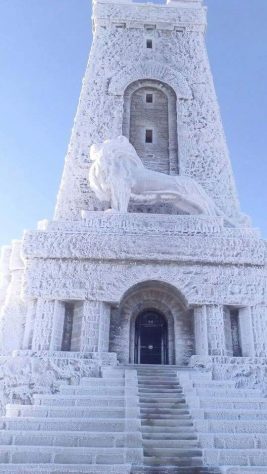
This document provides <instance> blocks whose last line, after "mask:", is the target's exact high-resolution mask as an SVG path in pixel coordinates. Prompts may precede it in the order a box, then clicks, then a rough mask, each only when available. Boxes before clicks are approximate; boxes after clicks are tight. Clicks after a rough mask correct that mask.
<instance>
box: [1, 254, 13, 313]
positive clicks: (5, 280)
mask: <svg viewBox="0 0 267 474" xmlns="http://www.w3.org/2000/svg"><path fill="white" fill-rule="evenodd" d="M11 249H12V247H11V245H5V246H3V247H2V249H1V258H0V310H1V307H2V305H3V303H4V301H5V298H6V293H7V288H8V286H9V283H10V279H11V273H10V266H9V264H10V255H11Z"/></svg>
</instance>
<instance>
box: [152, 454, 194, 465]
mask: <svg viewBox="0 0 267 474" xmlns="http://www.w3.org/2000/svg"><path fill="white" fill-rule="evenodd" d="M144 464H145V465H146V466H179V467H183V466H193V467H197V466H202V465H203V463H202V460H201V458H200V457H196V458H190V457H189V458H187V457H185V458H182V457H176V456H173V457H160V458H158V457H157V456H144Z"/></svg>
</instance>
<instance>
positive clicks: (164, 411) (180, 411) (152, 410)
mask: <svg viewBox="0 0 267 474" xmlns="http://www.w3.org/2000/svg"><path fill="white" fill-rule="evenodd" d="M140 413H141V415H144V414H146V415H149V414H151V415H157V414H159V415H172V416H173V415H189V410H187V409H186V408H184V407H183V408H172V407H169V408H166V407H162V406H161V405H159V406H157V407H149V408H148V407H145V408H144V407H143V406H142V405H141V406H140Z"/></svg>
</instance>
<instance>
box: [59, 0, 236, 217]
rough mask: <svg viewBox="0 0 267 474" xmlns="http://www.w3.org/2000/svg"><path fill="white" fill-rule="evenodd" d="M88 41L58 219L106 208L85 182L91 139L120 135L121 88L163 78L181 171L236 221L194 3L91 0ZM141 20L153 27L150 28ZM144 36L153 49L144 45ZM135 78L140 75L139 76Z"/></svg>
mask: <svg viewBox="0 0 267 474" xmlns="http://www.w3.org/2000/svg"><path fill="white" fill-rule="evenodd" d="M93 18H94V26H95V29H94V41H93V45H92V49H91V53H90V59H89V63H88V67H87V70H86V73H85V77H84V80H83V87H82V91H81V96H80V101H79V106H78V110H77V115H76V118H75V122H74V127H73V131H72V136H71V141H70V145H69V150H68V154H67V157H66V162H65V167H64V173H63V177H62V181H61V187H60V190H59V194H58V199H57V207H56V218H57V219H75V220H77V219H80V210H81V209H84V210H99V211H101V210H104V209H105V208H106V206H105V204H103V203H101V202H100V201H99V200H98V199H97V198H96V196H95V194H94V193H93V191H92V190H91V189H90V188H89V186H88V181H87V176H88V169H89V165H90V160H89V157H88V151H89V148H90V146H91V145H92V144H93V143H100V142H103V141H104V140H106V139H108V138H115V137H117V136H119V135H121V134H122V123H123V113H124V92H125V88H126V87H127V85H128V84H129V83H131V82H134V81H136V80H138V79H140V80H142V79H153V78H154V79H156V80H157V81H159V82H162V83H164V84H165V83H167V85H168V84H169V85H170V86H171V87H172V88H173V90H174V92H175V94H176V97H177V135H178V143H179V166H180V174H181V175H186V176H189V177H191V178H193V179H195V180H196V181H197V182H198V183H199V184H201V185H202V186H203V187H204V189H205V190H206V191H207V193H208V194H209V196H210V197H211V198H212V199H213V200H214V202H215V203H216V205H217V206H218V208H219V209H221V210H222V212H223V213H224V214H225V215H226V216H227V217H230V218H231V219H233V220H234V221H235V222H239V223H242V225H244V222H243V216H242V215H241V214H240V210H239V204H238V200H237V197H236V191H235V185H234V181H233V176H232V170H231V165H230V162H229V158H228V151H227V148H226V143H225V137H224V132H223V128H222V123H221V118H220V113H219V108H218V103H217V99H216V95H215V91H214V86H213V81H212V75H211V72H210V66H209V62H208V58H207V54H206V47H205V41H204V31H205V26H206V11H205V8H204V7H203V6H202V5H201V4H200V3H195V2H186V3H185V2H175V5H174V6H172V4H171V3H170V4H169V5H168V6H166V5H152V4H146V5H145V6H144V5H139V4H137V3H127V4H123V3H114V2H108V3H105V2H96V3H95V4H94V12H93ZM146 25H153V27H155V28H154V29H153V30H151V31H148V30H147V28H146ZM148 36H149V38H151V39H152V40H153V42H154V45H155V47H154V48H153V49H152V50H149V49H147V48H146V47H145V41H146V38H147V37H148ZM138 76H139V77H138Z"/></svg>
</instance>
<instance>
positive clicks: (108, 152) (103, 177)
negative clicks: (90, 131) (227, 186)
mask: <svg viewBox="0 0 267 474" xmlns="http://www.w3.org/2000/svg"><path fill="white" fill-rule="evenodd" d="M90 158H91V160H92V162H93V163H92V165H91V168H90V172H89V183H90V186H91V188H92V190H93V191H94V192H95V194H96V196H97V198H98V199H99V200H100V201H108V202H109V204H110V210H112V211H114V212H127V210H128V205H129V202H130V200H132V201H133V202H135V203H144V204H156V203H162V202H171V203H173V204H174V205H175V206H176V207H177V209H178V210H179V211H180V212H183V213H187V214H206V215H209V216H215V215H218V211H217V209H216V206H215V205H214V203H213V201H212V199H211V198H210V197H209V196H208V195H207V193H206V191H205V190H204V189H203V188H202V186H200V185H199V184H198V183H197V182H196V181H194V180H193V179H192V178H189V177H187V176H170V175H167V174H163V173H160V172H157V171H151V170H149V169H147V168H145V167H144V165H143V163H142V161H141V159H140V158H139V156H138V155H137V153H136V151H135V149H134V147H133V146H132V145H131V143H130V142H129V141H128V139H127V138H126V137H124V136H119V137H117V138H114V139H111V140H106V141H104V142H103V143H101V144H97V145H92V146H91V148H90Z"/></svg>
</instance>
